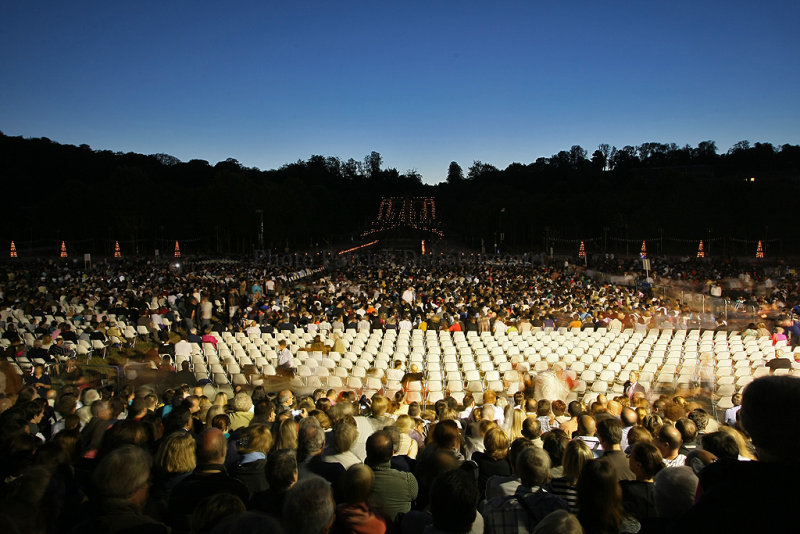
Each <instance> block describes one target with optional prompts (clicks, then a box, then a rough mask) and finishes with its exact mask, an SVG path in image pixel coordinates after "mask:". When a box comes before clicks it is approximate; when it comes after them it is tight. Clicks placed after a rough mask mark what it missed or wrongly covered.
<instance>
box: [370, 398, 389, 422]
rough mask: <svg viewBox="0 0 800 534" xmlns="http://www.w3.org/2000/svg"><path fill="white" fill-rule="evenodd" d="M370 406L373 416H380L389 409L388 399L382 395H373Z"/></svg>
mask: <svg viewBox="0 0 800 534" xmlns="http://www.w3.org/2000/svg"><path fill="white" fill-rule="evenodd" d="M371 407H372V416H373V417H382V416H384V415H386V411H387V410H388V409H389V399H388V398H386V397H384V396H383V395H375V396H374V397H372V405H371Z"/></svg>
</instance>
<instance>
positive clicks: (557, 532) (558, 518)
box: [533, 510, 583, 534]
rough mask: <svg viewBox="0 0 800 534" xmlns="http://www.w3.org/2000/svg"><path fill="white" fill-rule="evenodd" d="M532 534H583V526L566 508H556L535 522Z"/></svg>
mask: <svg viewBox="0 0 800 534" xmlns="http://www.w3.org/2000/svg"><path fill="white" fill-rule="evenodd" d="M533 534H583V526H581V522H580V521H578V518H577V517H576V516H575V515H573V514H571V513H569V512H568V511H566V510H556V511H555V512H550V513H549V514H547V515H546V516H544V518H543V519H542V520H541V521H539V522H538V523H536V528H534V529H533Z"/></svg>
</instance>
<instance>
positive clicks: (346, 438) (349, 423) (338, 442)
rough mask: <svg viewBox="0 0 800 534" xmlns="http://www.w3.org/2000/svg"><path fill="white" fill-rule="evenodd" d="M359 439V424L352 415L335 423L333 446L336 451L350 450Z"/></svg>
mask: <svg viewBox="0 0 800 534" xmlns="http://www.w3.org/2000/svg"><path fill="white" fill-rule="evenodd" d="M356 439H358V426H357V425H356V421H355V419H354V418H353V416H352V415H348V416H347V417H345V418H344V419H342V420H341V421H339V422H337V423H336V424H335V425H333V448H334V449H335V450H336V452H339V453H342V452H347V451H349V450H350V449H351V448H352V447H353V444H354V443H355V442H356Z"/></svg>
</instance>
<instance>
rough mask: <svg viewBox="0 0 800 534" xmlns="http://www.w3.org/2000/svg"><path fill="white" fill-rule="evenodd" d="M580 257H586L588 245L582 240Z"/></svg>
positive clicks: (579, 250) (579, 249)
mask: <svg viewBox="0 0 800 534" xmlns="http://www.w3.org/2000/svg"><path fill="white" fill-rule="evenodd" d="M578 257H579V258H585V257H586V246H585V245H584V244H583V241H581V246H580V247H579V248H578Z"/></svg>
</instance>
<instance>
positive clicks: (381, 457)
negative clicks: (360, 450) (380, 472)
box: [365, 430, 394, 466]
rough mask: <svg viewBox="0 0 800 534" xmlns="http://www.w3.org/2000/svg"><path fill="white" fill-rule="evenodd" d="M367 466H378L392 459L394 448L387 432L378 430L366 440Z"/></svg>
mask: <svg viewBox="0 0 800 534" xmlns="http://www.w3.org/2000/svg"><path fill="white" fill-rule="evenodd" d="M366 448H367V458H366V460H365V463H366V464H367V465H372V466H374V465H378V464H382V463H385V462H388V461H389V460H391V459H392V455H393V454H394V448H393V444H392V438H391V436H390V435H389V433H388V432H386V431H384V430H378V431H377V432H374V433H373V434H372V435H371V436H370V437H368V438H367V447H366Z"/></svg>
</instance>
